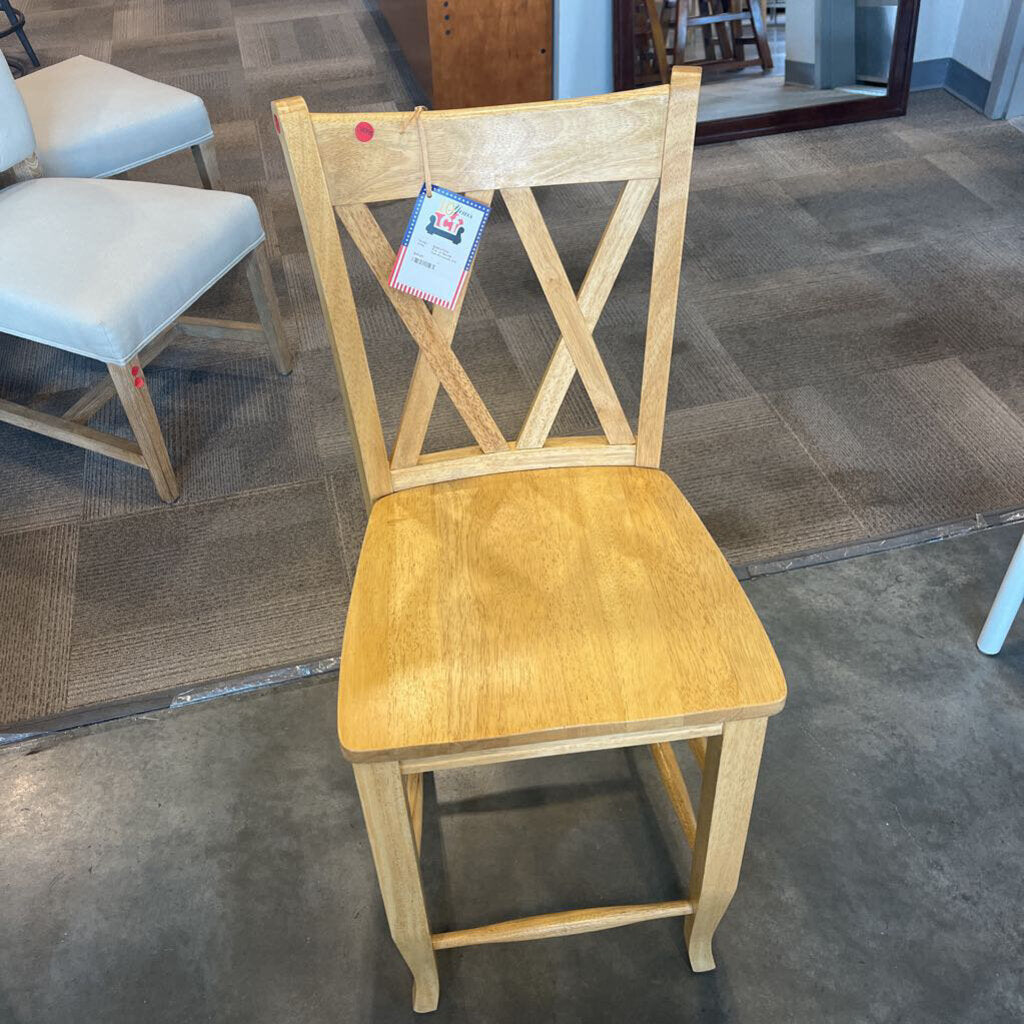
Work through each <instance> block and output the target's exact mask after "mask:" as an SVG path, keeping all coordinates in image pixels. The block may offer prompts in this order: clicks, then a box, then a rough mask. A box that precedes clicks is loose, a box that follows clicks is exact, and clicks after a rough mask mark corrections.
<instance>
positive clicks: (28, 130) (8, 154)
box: [0, 60, 36, 171]
mask: <svg viewBox="0 0 1024 1024" xmlns="http://www.w3.org/2000/svg"><path fill="white" fill-rule="evenodd" d="M0 65H2V69H0V171H6V170H8V169H9V168H11V167H13V166H14V165H15V164H19V163H21V161H22V160H27V159H28V158H29V157H30V156H31V155H32V154H33V153H34V152H35V148H36V137H35V134H34V133H33V131H32V122H31V121H29V119H28V111H27V110H26V109H25V104H24V103H23V102H22V99H21V93H19V92H18V87H17V86H16V85H15V84H14V77H13V76H12V75H11V69H10V68H9V67H8V66H7V61H5V60H0Z"/></svg>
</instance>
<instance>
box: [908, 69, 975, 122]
mask: <svg viewBox="0 0 1024 1024" xmlns="http://www.w3.org/2000/svg"><path fill="white" fill-rule="evenodd" d="M910 88H911V91H913V92H917V91H919V90H921V89H945V90H946V91H947V92H950V93H952V94H953V95H954V96H956V97H957V99H961V100H963V101H964V103H966V104H968V105H969V106H972V107H974V109H975V110H980V111H982V113H984V111H985V102H986V101H987V100H988V93H989V89H991V88H992V83H991V82H990V81H989V80H988V79H987V78H982V77H981V75H979V74H978V73H977V72H976V71H972V70H971V69H970V68H969V67H967V66H965V65H964V64H961V63H960V61H958V60H953V58H952V57H943V58H941V59H939V60H920V61H915V62H914V66H913V67H912V68H911V71H910Z"/></svg>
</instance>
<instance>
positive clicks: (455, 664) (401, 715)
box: [338, 467, 786, 761]
mask: <svg viewBox="0 0 1024 1024" xmlns="http://www.w3.org/2000/svg"><path fill="white" fill-rule="evenodd" d="M785 693H786V688H785V682H784V680H783V677H782V672H781V669H780V668H779V665H778V661H777V660H776V658H775V654H774V652H773V651H772V648H771V644H770V643H769V641H768V638H767V637H766V636H765V633H764V629H763V628H762V626H761V623H760V622H759V620H758V618H757V616H756V614H755V613H754V611H753V609H752V608H751V607H750V604H749V602H748V601H747V598H746V596H745V595H744V593H743V590H742V589H741V587H740V585H739V583H738V582H737V580H736V577H735V576H734V574H733V572H732V570H731V569H730V568H729V566H728V564H727V563H726V561H725V559H724V558H723V557H722V555H721V553H720V552H719V551H718V549H717V547H716V546H715V544H714V541H713V540H712V539H711V537H710V536H709V535H708V533H707V531H706V530H705V528H704V526H703V524H702V523H701V522H700V520H699V519H698V518H697V516H696V514H695V513H694V512H693V510H692V509H691V508H690V506H689V505H688V504H687V502H686V500H685V499H684V498H683V496H682V495H681V494H680V493H679V491H678V489H677V488H676V486H675V485H674V484H673V483H672V481H671V480H670V479H669V478H668V477H667V476H666V475H665V474H663V473H660V472H658V471H654V470H646V469H637V468H635V467H624V468H598V467H590V468H583V469H561V470H554V469H551V470H538V471H533V472H522V473H511V474H503V475H495V476H486V477H480V478H478V479H474V480H461V481H453V482H449V483H444V484H438V485H434V486H429V487H426V486H424V487H417V488H413V489H411V490H408V491H401V492H397V493H395V494H392V495H390V496H388V497H387V498H386V499H382V500H381V501H379V502H378V503H377V504H376V505H375V506H374V507H373V509H372V510H371V513H370V519H369V524H368V526H367V530H366V536H365V540H364V543H363V551H362V554H361V556H360V560H359V567H358V570H357V573H356V579H355V585H354V588H353V592H352V598H351V601H350V604H349V611H348V618H347V623H346V627H345V637H344V642H343V647H342V655H341V681H340V687H339V699H338V725H339V735H340V738H341V743H342V746H343V748H344V750H345V752H346V755H347V756H348V757H349V758H350V759H352V760H356V761H368V760H381V759H387V758H392V757H397V758H399V759H403V760H404V759H405V758H409V757H414V756H420V755H434V754H443V753H451V752H459V751H464V750H469V749H474V748H483V749H487V748H496V747H502V746H511V745H516V744H522V743H529V742H538V741H541V740H557V739H572V738H576V737H584V736H595V735H607V734H610V733H622V732H629V731H641V730H652V729H661V728H665V729H667V728H670V727H673V726H679V727H686V726H690V725H700V724H705V723H707V724H713V723H716V722H721V721H723V720H727V719H733V718H745V717H763V716H765V715H768V714H772V713H774V712H776V711H778V710H779V709H780V708H781V707H782V705H783V702H784V700H785Z"/></svg>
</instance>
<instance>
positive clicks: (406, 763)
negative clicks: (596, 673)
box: [399, 725, 722, 775]
mask: <svg viewBox="0 0 1024 1024" xmlns="http://www.w3.org/2000/svg"><path fill="white" fill-rule="evenodd" d="M721 731H722V727H721V725H710V726H709V725H692V726H685V727H682V728H680V727H679V726H675V727H674V728H669V729H654V730H651V731H639V732H636V731H634V732H611V733H606V734H604V735H602V736H584V737H578V736H577V737H574V738H572V739H562V740H548V741H546V742H544V741H541V742H539V743H520V744H517V745H515V746H501V747H495V748H493V749H492V750H463V751H459V752H456V753H451V754H436V755H434V756H433V757H407V758H403V759H402V760H401V761H400V762H399V764H400V767H401V769H402V774H403V775H405V774H419V773H421V772H433V771H441V770H442V769H443V770H449V769H453V768H475V767H477V766H478V765H482V764H504V763H505V762H507V761H529V760H532V759H534V758H537V757H561V756H563V755H564V754H581V753H583V752H584V751H588V750H619V749H621V748H623V747H642V746H647V745H654V744H660V743H674V742H676V741H677V740H687V739H690V738H691V737H693V736H694V735H696V734H699V735H700V736H702V737H703V736H714V735H717V734H718V733H720V732H721Z"/></svg>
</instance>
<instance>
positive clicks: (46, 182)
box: [0, 178, 263, 364]
mask: <svg viewBox="0 0 1024 1024" xmlns="http://www.w3.org/2000/svg"><path fill="white" fill-rule="evenodd" d="M0 224H3V227H4V238H5V240H6V241H7V244H5V245H4V246H2V247H0V331H6V332H7V333H9V334H16V335H19V336H20V337H23V338H31V339H32V340H34V341H41V342H43V343H44V344H47V345H53V346H55V347H57V348H63V349H67V350H68V351H69V352H77V353H79V354H81V355H85V356H91V357H92V358H94V359H102V360H103V361H104V362H108V363H119V364H124V363H126V362H128V360H129V359H131V357H132V356H133V355H134V354H135V353H136V352H138V351H139V349H140V348H142V346H143V345H145V344H146V342H148V341H149V340H150V339H151V338H153V337H154V336H155V335H156V334H157V333H159V331H160V330H161V329H162V328H163V327H164V326H166V325H167V324H169V323H170V322H171V321H172V320H174V319H176V318H177V317H178V316H180V315H181V313H182V312H184V311H185V310H186V309H187V308H188V307H189V306H190V305H191V304H192V303H193V302H194V301H195V300H196V299H197V298H199V296H201V295H202V294H203V293H204V292H205V291H206V290H207V289H208V288H209V287H210V286H211V285H212V284H213V283H214V282H215V281H216V280H217V279H218V278H220V277H222V276H223V275H224V274H225V273H226V272H227V271H228V270H230V269H231V267H233V266H234V265H235V264H236V263H237V262H238V261H239V260H240V259H242V257H244V256H245V255H246V254H247V253H249V252H251V251H252V250H253V249H254V248H255V247H256V246H257V245H259V243H260V242H261V241H262V240H263V228H262V226H261V224H260V218H259V214H258V213H257V211H256V205H255V204H254V203H253V201H252V200H251V199H250V198H249V197H248V196H242V195H236V194H234V193H232V192H210V191H207V190H205V189H199V188H181V187H179V186H177V185H156V184H150V183H148V182H136V181H103V180H99V179H95V178H92V179H89V178H37V179H35V180H33V181H26V182H22V183H21V184H19V185H12V186H11V187H10V188H6V189H4V190H3V191H0Z"/></svg>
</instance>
